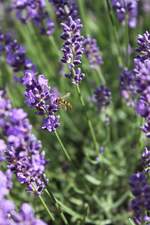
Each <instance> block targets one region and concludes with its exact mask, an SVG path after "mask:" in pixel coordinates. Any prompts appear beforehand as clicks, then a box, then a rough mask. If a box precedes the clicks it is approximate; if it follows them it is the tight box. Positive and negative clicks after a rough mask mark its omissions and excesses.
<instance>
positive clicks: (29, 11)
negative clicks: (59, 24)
mask: <svg viewBox="0 0 150 225" xmlns="http://www.w3.org/2000/svg"><path fill="white" fill-rule="evenodd" d="M12 9H13V10H14V11H15V12H16V16H17V18H18V19H19V20H20V21H22V22H23V23H27V22H28V21H32V22H33V23H34V25H35V26H36V27H37V28H38V29H39V30H40V32H41V34H46V35H48V36H49V35H51V34H52V33H53V32H54V23H53V21H52V20H51V18H50V17H49V15H48V12H47V11H46V2H45V0H36V1H34V0H24V1H20V0H12Z"/></svg>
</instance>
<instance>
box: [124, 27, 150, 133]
mask: <svg viewBox="0 0 150 225" xmlns="http://www.w3.org/2000/svg"><path fill="white" fill-rule="evenodd" d="M137 43H138V48H137V56H136V57H135V59H134V68H133V70H132V71H130V72H129V71H128V72H127V71H126V72H125V73H123V75H122V76H121V92H122V93H123V96H124V97H125V98H126V100H129V98H130V97H131V98H130V100H129V102H132V103H133V104H132V106H133V107H134V108H135V110H136V112H137V113H138V114H139V115H140V116H141V117H143V118H144V119H145V124H144V126H143V127H142V130H143V131H144V132H145V133H146V135H147V136H148V137H149V134H150V100H149V99H150V98H149V96H150V88H149V85H150V76H149V74H150V34H149V32H148V31H147V32H145V33H144V34H143V35H139V36H138V40H137ZM127 98H128V99H127Z"/></svg>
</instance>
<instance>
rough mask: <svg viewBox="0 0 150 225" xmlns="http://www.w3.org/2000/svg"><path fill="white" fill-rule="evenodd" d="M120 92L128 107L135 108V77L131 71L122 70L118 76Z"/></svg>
mask: <svg viewBox="0 0 150 225" xmlns="http://www.w3.org/2000/svg"><path fill="white" fill-rule="evenodd" d="M120 91H121V95H122V97H123V98H124V99H125V101H126V102H127V104H128V105H129V106H132V107H134V106H135V99H134V98H135V95H136V91H137V90H136V86H135V75H134V73H133V71H129V70H127V69H124V70H123V71H122V73H121V76H120Z"/></svg>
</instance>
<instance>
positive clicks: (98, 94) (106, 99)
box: [92, 85, 111, 110]
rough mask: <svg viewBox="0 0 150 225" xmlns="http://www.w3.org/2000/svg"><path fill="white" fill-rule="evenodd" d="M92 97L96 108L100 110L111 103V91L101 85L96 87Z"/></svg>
mask: <svg viewBox="0 0 150 225" xmlns="http://www.w3.org/2000/svg"><path fill="white" fill-rule="evenodd" d="M92 99H93V101H94V102H95V103H96V106H97V109H98V110H102V109H103V108H105V107H107V106H108V105H109V104H110V103H111V91H110V90H109V89H108V88H107V87H105V86H103V85H101V86H100V87H98V88H96V90H95V92H94V95H93V98H92Z"/></svg>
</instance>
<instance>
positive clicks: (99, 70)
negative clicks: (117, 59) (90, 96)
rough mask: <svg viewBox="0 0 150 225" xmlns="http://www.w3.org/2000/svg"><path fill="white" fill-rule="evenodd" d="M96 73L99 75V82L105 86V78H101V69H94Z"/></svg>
mask: <svg viewBox="0 0 150 225" xmlns="http://www.w3.org/2000/svg"><path fill="white" fill-rule="evenodd" d="M96 71H97V73H98V75H99V79H100V82H101V83H102V84H103V85H105V84H106V81H105V78H104V76H103V74H102V71H101V68H100V67H98V68H97V69H96Z"/></svg>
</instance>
